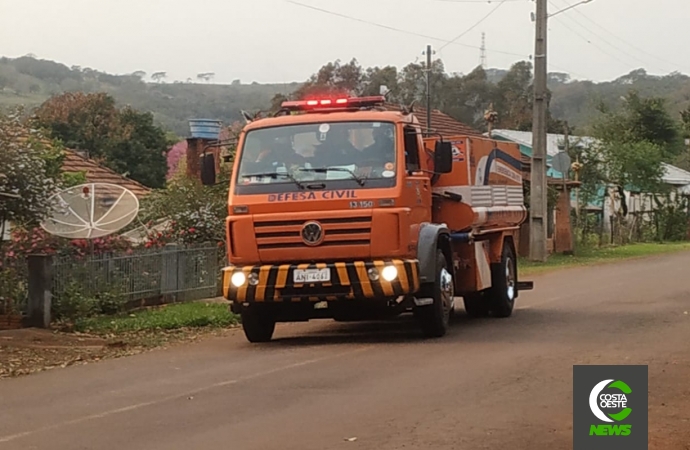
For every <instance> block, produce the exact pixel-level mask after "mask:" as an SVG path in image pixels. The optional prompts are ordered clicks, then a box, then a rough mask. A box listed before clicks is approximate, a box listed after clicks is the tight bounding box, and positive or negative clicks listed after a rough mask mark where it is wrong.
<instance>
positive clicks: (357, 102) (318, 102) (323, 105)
mask: <svg viewBox="0 0 690 450" xmlns="http://www.w3.org/2000/svg"><path fill="white" fill-rule="evenodd" d="M385 102H386V98H385V97H384V96H382V95H377V96H371V97H347V98H346V97H340V98H324V99H311V100H295V101H289V102H283V104H282V105H281V107H282V108H283V109H286V110H288V111H317V110H318V111H323V110H328V109H350V108H352V109H356V108H366V107H372V106H380V105H383V104H384V103H385Z"/></svg>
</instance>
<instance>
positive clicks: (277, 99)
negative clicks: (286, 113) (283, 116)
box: [271, 94, 288, 113]
mask: <svg viewBox="0 0 690 450" xmlns="http://www.w3.org/2000/svg"><path fill="white" fill-rule="evenodd" d="M287 100H288V97H287V96H286V95H283V94H276V95H274V96H273V98H272V99H271V112H272V113H276V112H278V111H280V108H281V105H282V104H283V102H285V101H287Z"/></svg>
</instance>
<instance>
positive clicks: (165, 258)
mask: <svg viewBox="0 0 690 450" xmlns="http://www.w3.org/2000/svg"><path fill="white" fill-rule="evenodd" d="M219 253H220V251H219V248H218V247H214V246H203V247H187V248H185V247H178V246H176V245H169V246H166V247H164V248H162V249H141V250H136V251H133V252H131V253H129V254H101V255H93V256H83V257H74V256H70V257H66V256H62V257H57V258H55V259H54V260H53V277H52V278H53V281H52V289H51V293H52V296H53V299H54V300H55V301H57V302H60V301H61V300H63V299H65V298H67V297H72V298H74V297H79V298H84V299H93V298H99V297H103V296H104V295H108V296H111V297H116V298H119V299H124V300H125V301H126V302H128V303H130V304H131V303H135V302H137V301H143V300H155V301H157V302H159V303H168V302H181V301H192V300H197V299H203V298H209V297H215V296H217V295H218V291H219V288H218V286H219V274H220V270H221V257H220V255H219Z"/></svg>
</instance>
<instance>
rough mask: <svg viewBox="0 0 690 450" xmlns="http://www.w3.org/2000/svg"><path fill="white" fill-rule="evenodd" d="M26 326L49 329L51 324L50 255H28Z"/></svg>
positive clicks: (51, 261)
mask: <svg viewBox="0 0 690 450" xmlns="http://www.w3.org/2000/svg"><path fill="white" fill-rule="evenodd" d="M28 264H29V304H28V308H27V309H28V325H29V326H32V327H38V328H49V327H50V322H51V311H50V310H51V306H52V300H53V295H52V288H53V258H52V257H51V256H50V255H45V254H39V255H29V259H28Z"/></svg>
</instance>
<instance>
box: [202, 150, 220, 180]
mask: <svg viewBox="0 0 690 450" xmlns="http://www.w3.org/2000/svg"><path fill="white" fill-rule="evenodd" d="M201 184H203V185H204V186H213V185H214V184H216V159H215V157H214V156H213V153H207V154H205V155H203V156H202V157H201Z"/></svg>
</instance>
